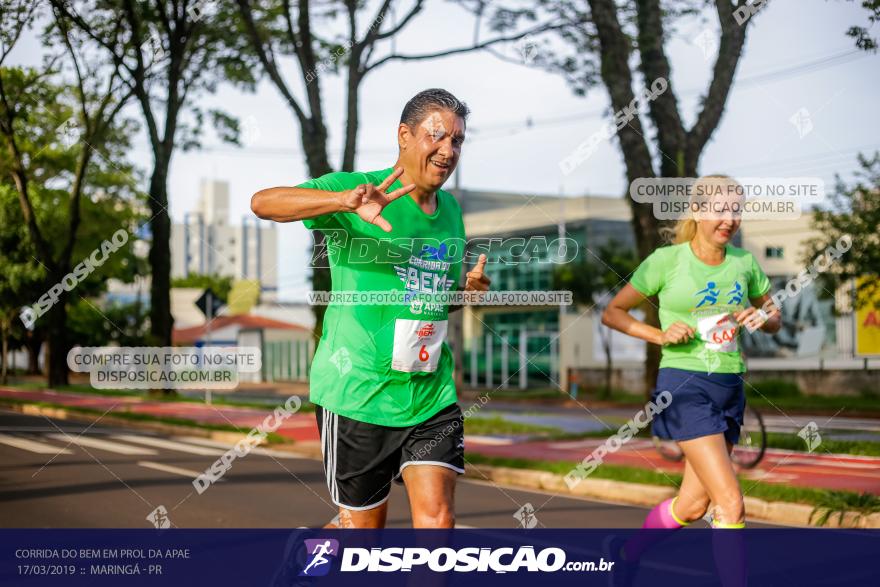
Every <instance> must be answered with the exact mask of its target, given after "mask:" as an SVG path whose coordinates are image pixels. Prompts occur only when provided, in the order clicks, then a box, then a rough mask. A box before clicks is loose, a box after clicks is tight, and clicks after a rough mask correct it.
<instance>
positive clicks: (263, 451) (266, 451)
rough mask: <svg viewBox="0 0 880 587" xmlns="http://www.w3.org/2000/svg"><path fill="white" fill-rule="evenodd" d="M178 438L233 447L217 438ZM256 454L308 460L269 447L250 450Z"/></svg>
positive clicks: (195, 442)
mask: <svg viewBox="0 0 880 587" xmlns="http://www.w3.org/2000/svg"><path fill="white" fill-rule="evenodd" d="M177 438H178V439H179V440H184V441H186V442H192V443H193V444H201V445H203V446H213V447H215V448H222V449H224V450H229V449H230V448H232V447H234V446H235V445H234V444H229V443H228V442H219V441H217V440H209V439H207V438H199V437H198V436H179V437H177ZM250 452H251V453H253V454H256V455H262V456H264V457H275V458H276V459H299V460H310V459H308V457H302V456H299V455H295V454H291V453H288V452H285V451H283V450H273V449H271V448H254V449H252V450H251V451H250Z"/></svg>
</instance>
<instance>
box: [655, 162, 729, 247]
mask: <svg viewBox="0 0 880 587" xmlns="http://www.w3.org/2000/svg"><path fill="white" fill-rule="evenodd" d="M710 179H725V180H728V181H730V182H731V183H734V184H736V185H739V183H738V182H737V181H736V180H735V179H733V178H732V177H730V176H729V175H723V174H713V175H703V176H702V177H699V178H697V180H696V181H695V182H694V185H697V184H698V183H701V182H702V183H706V180H710ZM695 192H696V190H692V192H691V204H693V201H694V193H695ZM688 210H689V216H687V217H685V218H679V220H678V222H676V223H675V226H674V227H672V228H671V229H669V228H667V229H666V230H664V231H662V233H665V235H666V237H667V239H668V240H670V241H671V242H672V244H674V245H680V244H681V243H689V242H691V241H692V240H693V239H694V237H695V236H696V235H697V219H696V218H694V213H693V206H689V207H688Z"/></svg>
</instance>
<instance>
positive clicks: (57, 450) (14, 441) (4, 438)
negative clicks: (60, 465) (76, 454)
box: [0, 434, 73, 455]
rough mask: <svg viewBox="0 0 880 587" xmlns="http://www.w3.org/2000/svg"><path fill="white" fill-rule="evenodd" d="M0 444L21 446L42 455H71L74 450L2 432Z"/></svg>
mask: <svg viewBox="0 0 880 587" xmlns="http://www.w3.org/2000/svg"><path fill="white" fill-rule="evenodd" d="M0 444H5V445H7V446H12V447H14V448H20V449H22V450H26V451H30V452H35V453H38V454H41V455H48V454H62V455H69V454H71V453H72V452H73V451H71V450H68V449H66V448H62V447H58V446H52V445H50V444H44V443H42V442H37V441H35V440H28V439H26V438H19V437H18V436H9V435H8V434H0Z"/></svg>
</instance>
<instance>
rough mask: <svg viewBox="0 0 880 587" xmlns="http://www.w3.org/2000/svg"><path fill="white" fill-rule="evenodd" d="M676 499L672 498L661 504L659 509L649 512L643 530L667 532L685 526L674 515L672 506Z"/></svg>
mask: <svg viewBox="0 0 880 587" xmlns="http://www.w3.org/2000/svg"><path fill="white" fill-rule="evenodd" d="M675 499H676V498H674V497H671V498H669V499H667V500H666V501H664V502H662V503H660V505H658V506H657V507H655V508H654V509H652V510H651V511H650V512H648V517H647V518H645V523H644V524H643V525H642V528H665V529H666V530H674V529H677V528H681V527H682V526H684V524H682V523H680V522H679V521H678V520H676V519H675V514H673V513H672V504H673V502H674V501H675Z"/></svg>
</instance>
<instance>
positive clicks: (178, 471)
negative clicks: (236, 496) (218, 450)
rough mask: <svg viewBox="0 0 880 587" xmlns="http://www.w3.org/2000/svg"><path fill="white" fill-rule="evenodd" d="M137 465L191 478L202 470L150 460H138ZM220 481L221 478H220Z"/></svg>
mask: <svg viewBox="0 0 880 587" xmlns="http://www.w3.org/2000/svg"><path fill="white" fill-rule="evenodd" d="M137 464H138V465H140V466H141V467H146V468H147V469H155V470H157V471H163V472H165V473H174V474H175V475H182V476H184V477H189V478H190V479H193V478H195V477H198V476H199V475H201V474H202V473H204V471H191V470H189V469H183V468H181V467H173V466H171V465H163V464H162V463H154V462H152V461H138V462H137ZM220 480H221V481H222V479H220Z"/></svg>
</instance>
